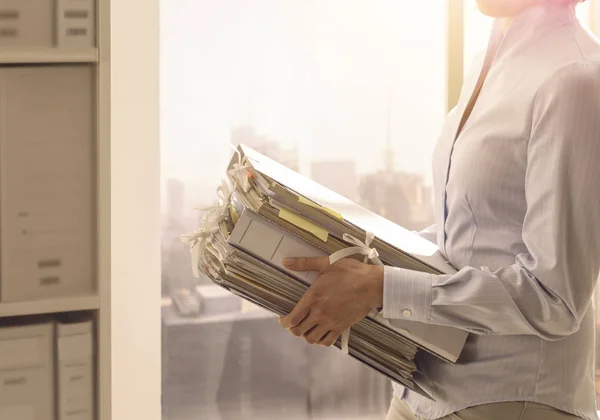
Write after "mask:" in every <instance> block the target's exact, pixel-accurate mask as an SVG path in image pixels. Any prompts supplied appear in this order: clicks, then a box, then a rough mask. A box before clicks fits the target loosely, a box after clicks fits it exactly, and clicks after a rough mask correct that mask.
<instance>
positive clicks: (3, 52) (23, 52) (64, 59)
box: [0, 47, 98, 65]
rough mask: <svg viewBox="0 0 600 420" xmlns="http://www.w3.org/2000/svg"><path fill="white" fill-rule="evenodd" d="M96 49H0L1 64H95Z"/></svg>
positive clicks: (96, 59)
mask: <svg viewBox="0 0 600 420" xmlns="http://www.w3.org/2000/svg"><path fill="white" fill-rule="evenodd" d="M97 62H98V49H96V48H84V49H75V50H71V49H61V48H14V47H12V48H7V47H0V65H2V64H83V63H97Z"/></svg>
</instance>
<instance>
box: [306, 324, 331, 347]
mask: <svg viewBox="0 0 600 420" xmlns="http://www.w3.org/2000/svg"><path fill="white" fill-rule="evenodd" d="M327 333H329V328H326V327H324V326H322V325H316V326H314V327H313V328H312V329H311V330H309V331H308V332H306V334H304V341H306V342H307V343H309V344H317V343H318V342H320V341H321V340H322V339H323V338H324V337H325V336H326V335H327Z"/></svg>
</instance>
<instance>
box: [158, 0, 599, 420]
mask: <svg viewBox="0 0 600 420" xmlns="http://www.w3.org/2000/svg"><path fill="white" fill-rule="evenodd" d="M590 7H592V4H591V2H589V1H588V2H587V3H586V4H583V5H581V6H580V7H579V16H580V19H581V21H582V22H584V23H585V24H587V22H588V21H589V19H590V15H589V13H590ZM161 14H162V16H161V44H162V45H161V51H162V52H161V55H162V57H161V72H162V73H161V127H162V128H161V130H162V132H161V138H162V182H163V186H164V188H163V192H164V194H163V216H164V217H163V222H164V235H163V295H164V299H163V418H164V419H165V420H191V419H251V418H261V419H279V418H285V419H306V420H308V419H327V420H333V419H342V418H343V419H352V418H356V419H381V418H383V415H384V413H385V411H386V408H387V405H388V404H389V399H390V397H391V386H390V384H389V383H388V382H387V381H386V380H385V379H383V378H381V377H379V376H378V375H377V374H374V373H373V372H371V371H369V370H367V369H366V368H363V367H362V366H360V365H358V364H357V363H355V362H354V361H352V360H350V359H346V358H343V357H341V355H339V354H337V353H336V350H330V349H321V348H311V347H309V346H307V345H304V344H302V342H301V341H299V340H295V339H294V338H293V337H291V336H289V337H288V334H285V333H284V331H280V329H279V328H278V326H277V323H276V322H275V319H274V317H273V316H272V315H270V314H266V313H264V312H262V311H260V310H257V309H255V308H252V307H250V306H249V305H246V304H242V303H241V302H239V300H238V298H236V297H233V296H229V295H226V294H225V295H220V294H218V293H217V292H216V291H215V290H213V289H210V288H211V286H210V282H209V281H208V280H207V279H199V280H198V279H195V278H193V277H192V274H191V269H190V261H189V252H188V250H187V248H186V247H185V246H184V245H183V244H181V243H180V242H179V239H178V238H179V235H180V234H182V233H183V232H186V231H189V230H191V229H194V228H196V227H197V225H198V223H199V214H198V213H197V212H194V211H192V210H191V209H192V208H193V207H195V206H197V205H206V204H210V203H211V202H212V201H213V200H214V199H215V188H216V186H217V185H218V183H219V181H220V179H221V178H222V177H223V176H224V169H225V165H226V163H227V161H228V159H229V157H230V154H231V150H230V144H236V143H238V142H244V143H246V144H249V145H250V146H253V147H255V148H257V149H259V150H261V151H263V152H266V153H268V154H270V155H271V157H273V158H274V159H276V160H279V161H281V162H282V163H284V164H286V165H288V166H290V167H292V168H294V169H296V170H299V171H300V172H302V173H304V174H305V175H307V176H311V177H313V178H315V179H316V180H317V181H318V182H320V183H323V184H325V185H326V186H328V187H330V188H332V189H334V190H336V191H338V192H340V193H342V194H343V195H346V196H348V197H349V198H351V199H353V200H355V201H358V202H360V203H361V204H363V205H364V206H366V207H369V208H371V209H372V210H373V211H376V212H378V213H380V214H382V215H384V216H386V217H388V218H390V219H392V220H394V221H395V222H397V223H400V224H402V225H403V226H405V227H408V228H410V229H415V230H416V229H420V228H423V227H425V226H427V225H428V224H429V223H431V221H432V218H433V215H432V213H431V211H432V209H431V176H430V157H431V154H432V150H433V147H434V144H435V141H436V139H437V136H438V133H439V132H440V129H441V126H442V123H443V119H444V116H445V113H446V111H447V109H446V108H447V99H446V94H447V89H448V87H449V86H448V80H449V77H448V74H447V66H446V55H447V48H448V47H447V46H448V39H447V32H448V31H447V20H448V19H447V16H448V14H447V10H446V1H435V2H432V1H427V2H425V1H398V0H377V1H376V2H374V1H370V0H286V1H282V0H252V1H249V0H219V1H214V0H168V1H167V0H165V1H163V2H162V8H161ZM490 28H491V20H490V19H489V18H486V17H484V16H482V15H480V14H479V12H478V11H477V8H476V6H475V4H474V2H472V1H466V2H465V5H464V44H463V46H462V48H463V53H464V67H465V69H468V67H469V66H470V63H471V61H472V60H473V59H474V57H475V56H476V54H478V53H479V52H480V51H481V50H482V49H484V48H485V46H486V44H487V39H488V34H489V31H490ZM208 157H210V158H208ZM332 165H335V166H332ZM332 167H335V170H331V168H332ZM376 186H377V188H376ZM382 197H398V199H397V200H384V199H382ZM211 290H212V291H211ZM206 296H212V298H211V299H213V300H214V302H217V303H218V305H213V306H211V305H210V302H209V304H207V305H204V308H205V309H204V310H203V309H201V308H200V306H199V304H198V302H199V301H200V299H203V298H204V299H206ZM209 307H210V308H218V309H210V310H208V312H207V309H206V308H209ZM223 308H225V309H223Z"/></svg>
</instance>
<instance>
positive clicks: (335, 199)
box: [184, 146, 467, 397]
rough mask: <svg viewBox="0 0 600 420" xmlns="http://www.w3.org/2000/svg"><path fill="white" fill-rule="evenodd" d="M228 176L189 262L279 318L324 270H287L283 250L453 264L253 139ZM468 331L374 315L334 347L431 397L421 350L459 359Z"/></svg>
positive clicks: (432, 266) (420, 266)
mask: <svg viewBox="0 0 600 420" xmlns="http://www.w3.org/2000/svg"><path fill="white" fill-rule="evenodd" d="M227 174H228V177H229V182H225V181H224V182H223V184H222V185H221V186H220V187H219V188H218V190H217V191H218V196H219V203H218V204H217V205H216V206H214V207H211V208H209V209H206V210H207V211H208V212H207V214H206V215H205V217H204V224H203V226H201V227H200V229H198V230H197V231H195V232H193V233H192V234H190V235H186V236H185V237H184V239H185V240H186V241H189V242H191V244H192V268H193V270H194V271H195V273H196V274H198V270H201V271H202V272H203V273H205V274H206V275H207V276H208V277H210V278H211V279H212V280H213V281H214V282H215V283H217V284H219V285H220V286H222V287H224V288H226V289H227V290H229V291H231V292H232V293H234V294H237V295H239V296H241V297H242V298H244V299H247V300H249V301H251V302H254V303H256V304H257V305H259V306H262V307H264V308H266V309H268V310H270V311H272V312H274V313H276V314H278V315H285V314H288V313H289V312H290V311H291V310H292V309H293V308H294V306H295V305H296V303H297V302H298V300H300V298H301V297H302V295H303V293H304V292H305V291H306V289H307V288H308V287H309V286H310V284H311V283H312V282H313V281H314V280H315V279H316V277H317V273H311V272H308V273H306V272H303V273H298V272H292V271H289V270H287V269H286V268H285V267H284V266H283V265H282V259H283V258H284V257H312V256H324V255H328V256H331V258H332V259H333V258H334V257H337V258H340V257H350V258H359V259H361V260H364V261H367V262H371V263H377V264H385V265H391V266H395V267H402V268H406V269H411V270H418V271H423V272H428V273H434V274H439V273H452V272H454V271H455V270H454V269H453V268H452V266H450V265H449V264H448V263H447V261H446V260H445V259H444V258H443V257H442V256H441V255H440V253H439V252H438V250H437V247H436V246H435V245H434V244H432V243H430V242H428V241H426V240H425V239H423V238H421V237H419V236H418V235H417V234H415V233H413V232H409V231H407V230H405V229H403V228H402V227H400V226H398V225H396V224H394V223H392V222H390V221H388V220H386V219H385V218H383V217H381V216H378V215H376V214H374V213H372V212H370V211H369V210H366V209H364V208H362V207H361V206H359V205H357V204H355V203H353V202H352V201H350V200H348V199H346V198H344V197H342V196H340V195H338V194H336V193H334V192H332V191H330V190H328V189H327V188H325V187H323V186H321V185H319V184H318V183H315V182H313V181H311V180H310V179H308V178H306V177H304V176H302V175H300V174H298V173H296V172H294V171H292V170H290V169H288V168H286V167H284V166H283V165H280V164H278V163H277V162H274V161H273V160H271V159H269V158H267V157H265V156H263V155H261V154H259V153H257V152H255V151H254V150H252V149H250V148H248V147H246V146H239V147H238V148H237V150H236V153H235V154H234V156H233V158H232V160H231V163H230V165H229V167H228V170H227ZM466 338H467V333H466V332H464V331H460V330H457V329H453V328H447V327H441V326H434V325H426V324H422V323H418V322H411V321H405V320H386V319H384V318H383V317H382V316H381V315H380V314H378V313H372V314H371V315H369V316H368V317H366V318H365V319H363V320H362V321H360V322H359V323H358V324H356V325H354V326H352V328H351V330H350V334H349V336H347V337H346V339H338V341H337V342H336V344H335V345H336V347H338V348H341V349H343V350H345V352H347V353H348V354H349V355H350V356H352V357H354V358H356V359H358V360H359V361H361V362H363V363H365V364H366V365H368V366H370V367H371V368H373V369H376V370H377V371H379V372H381V373H382V374H384V375H386V376H387V377H389V378H390V379H392V380H393V381H395V382H397V383H399V384H401V385H404V386H406V387H407V388H409V389H411V390H414V391H416V392H419V393H421V394H422V395H425V396H428V395H426V394H425V392H424V391H423V390H422V389H421V388H420V387H419V386H418V385H417V384H416V383H415V382H414V381H413V374H414V373H415V372H416V370H417V367H416V364H415V356H416V354H417V353H418V352H419V351H427V352H430V353H432V354H433V355H435V356H437V357H439V358H441V359H443V360H446V361H448V362H449V363H454V362H456V360H457V359H458V356H459V355H460V352H461V350H462V348H463V346H464V343H465V340H466ZM428 397H429V396H428Z"/></svg>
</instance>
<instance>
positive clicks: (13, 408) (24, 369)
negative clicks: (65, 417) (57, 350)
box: [0, 322, 54, 420]
mask: <svg viewBox="0 0 600 420" xmlns="http://www.w3.org/2000/svg"><path fill="white" fill-rule="evenodd" d="M53 341H54V325H53V323H51V322H44V323H40V324H35V325H12V326H6V325H5V324H3V325H2V326H0V419H2V420H54V351H53Z"/></svg>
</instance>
